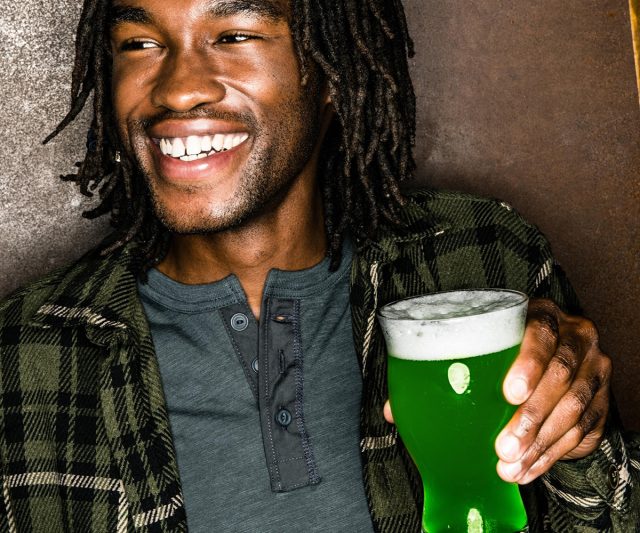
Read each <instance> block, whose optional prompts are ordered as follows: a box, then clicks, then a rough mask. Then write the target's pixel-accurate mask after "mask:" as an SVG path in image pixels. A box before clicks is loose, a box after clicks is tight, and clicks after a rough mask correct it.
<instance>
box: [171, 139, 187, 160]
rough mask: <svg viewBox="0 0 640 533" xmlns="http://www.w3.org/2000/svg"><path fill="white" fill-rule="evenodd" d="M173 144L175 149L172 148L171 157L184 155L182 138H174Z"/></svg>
mask: <svg viewBox="0 0 640 533" xmlns="http://www.w3.org/2000/svg"><path fill="white" fill-rule="evenodd" d="M172 144H173V149H172V150H171V157H182V156H183V155H184V152H185V150H184V143H183V142H182V139H174V140H173V143H172Z"/></svg>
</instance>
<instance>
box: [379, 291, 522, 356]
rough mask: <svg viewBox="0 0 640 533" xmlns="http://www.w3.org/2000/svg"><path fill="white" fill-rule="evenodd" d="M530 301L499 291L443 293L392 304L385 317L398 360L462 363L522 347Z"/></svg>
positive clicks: (382, 315) (390, 345)
mask: <svg viewBox="0 0 640 533" xmlns="http://www.w3.org/2000/svg"><path fill="white" fill-rule="evenodd" d="M526 301H527V300H526V296H525V295H523V294H521V293H518V292H514V291H507V290H498V289H496V290H481V289H478V290H465V291H452V292H442V293H434V294H428V295H425V296H418V297H416V298H409V299H407V300H401V301H399V302H395V303H393V304H389V305H387V306H385V307H383V308H382V309H381V310H380V314H379V318H380V323H381V325H382V330H383V332H384V335H385V339H386V341H387V348H388V350H389V352H390V353H392V354H393V355H394V356H396V357H400V358H402V359H412V360H447V359H462V358H467V357H475V356H478V355H483V354H487V353H493V352H498V351H501V350H506V349H507V348H511V347H512V346H515V345H516V344H519V343H520V341H521V340H522V335H523V333H524V318H525V315H526V309H527V306H526Z"/></svg>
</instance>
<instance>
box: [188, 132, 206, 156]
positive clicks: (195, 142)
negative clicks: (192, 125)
mask: <svg viewBox="0 0 640 533" xmlns="http://www.w3.org/2000/svg"><path fill="white" fill-rule="evenodd" d="M186 148H187V155H198V154H199V153H200V152H201V151H202V150H200V137H196V136H195V135H191V136H189V137H187V146H186Z"/></svg>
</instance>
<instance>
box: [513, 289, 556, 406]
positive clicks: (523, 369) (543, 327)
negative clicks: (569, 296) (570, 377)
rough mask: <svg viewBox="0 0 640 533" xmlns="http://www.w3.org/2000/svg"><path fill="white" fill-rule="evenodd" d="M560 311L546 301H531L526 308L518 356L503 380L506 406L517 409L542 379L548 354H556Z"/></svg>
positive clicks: (547, 362) (547, 361)
mask: <svg viewBox="0 0 640 533" xmlns="http://www.w3.org/2000/svg"><path fill="white" fill-rule="evenodd" d="M558 314H561V312H560V310H559V309H558V308H557V307H556V306H555V305H554V304H553V303H552V302H550V301H548V300H535V301H532V302H531V303H530V305H529V310H528V312H527V327H526V329H525V333H524V338H523V340H522V345H521V347H520V353H519V355H518V357H517V358H516V360H515V361H514V363H513V365H511V368H510V369H509V372H508V374H507V377H506V378H505V380H504V384H503V392H504V397H505V398H506V399H507V401H508V402H510V403H512V404H514V405H520V404H521V403H522V402H524V401H525V400H526V399H527V398H529V396H530V395H531V393H532V392H533V388H534V387H535V386H536V385H537V383H538V382H539V381H540V379H541V378H542V375H543V374H544V372H545V370H546V369H547V366H548V364H549V358H550V354H554V353H555V352H556V348H557V345H558V339H559V336H560V332H559V327H558V318H559V317H558Z"/></svg>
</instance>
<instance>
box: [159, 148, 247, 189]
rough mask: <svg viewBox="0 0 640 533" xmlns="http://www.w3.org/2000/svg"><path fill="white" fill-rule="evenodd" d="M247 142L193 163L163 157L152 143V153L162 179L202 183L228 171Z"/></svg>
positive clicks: (166, 156)
mask: <svg viewBox="0 0 640 533" xmlns="http://www.w3.org/2000/svg"><path fill="white" fill-rule="evenodd" d="M246 143H247V141H243V142H242V143H241V144H239V145H238V146H235V147H233V148H231V149H230V150H226V151H224V152H217V153H214V154H213V155H210V156H207V157H203V158H202V159H195V160H193V161H182V160H180V159H177V158H175V157H170V156H168V155H164V154H163V153H162V151H161V150H160V147H159V146H158V145H157V144H156V143H155V142H153V141H151V144H152V146H153V152H154V155H155V159H156V161H157V163H158V170H159V171H160V174H161V175H162V177H163V178H165V179H167V180H169V181H181V182H185V181H191V182H194V181H204V180H207V179H210V178H211V177H212V175H215V174H218V173H220V172H222V171H223V170H225V169H228V167H229V166H230V165H232V164H233V160H234V159H236V156H238V155H239V153H240V151H241V149H242V148H243V147H244V146H245V144H246Z"/></svg>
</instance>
